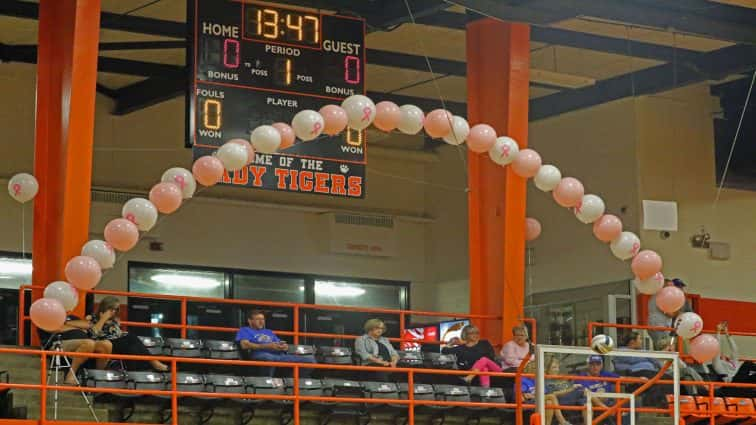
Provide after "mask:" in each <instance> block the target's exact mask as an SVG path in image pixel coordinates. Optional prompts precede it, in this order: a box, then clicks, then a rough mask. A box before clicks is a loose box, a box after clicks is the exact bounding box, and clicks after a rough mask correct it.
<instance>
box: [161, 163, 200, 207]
mask: <svg viewBox="0 0 756 425" xmlns="http://www.w3.org/2000/svg"><path fill="white" fill-rule="evenodd" d="M160 181H162V182H168V183H176V185H178V187H179V188H180V189H181V196H182V197H183V198H184V199H189V198H191V197H192V196H194V191H195V190H197V182H196V181H195V180H194V176H193V175H192V173H191V172H190V171H189V170H187V169H186V168H181V167H173V168H169V169H167V170H166V171H165V173H163V177H161V178H160Z"/></svg>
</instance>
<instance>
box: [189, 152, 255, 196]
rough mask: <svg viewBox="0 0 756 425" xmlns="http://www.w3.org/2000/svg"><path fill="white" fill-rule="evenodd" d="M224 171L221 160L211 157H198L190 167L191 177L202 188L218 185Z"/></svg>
mask: <svg viewBox="0 0 756 425" xmlns="http://www.w3.org/2000/svg"><path fill="white" fill-rule="evenodd" d="M251 147H252V146H250V148H251ZM224 171H225V169H224V168H223V163H222V162H221V160H220V159H218V158H216V157H214V156H211V155H205V156H201V157H199V158H198V159H197V160H196V161H194V165H192V175H194V179H195V180H197V181H198V182H199V184H201V185H202V186H213V185H215V184H216V183H218V182H219V181H220V180H221V179H222V178H223V173H224Z"/></svg>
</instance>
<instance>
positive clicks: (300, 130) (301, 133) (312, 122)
mask: <svg viewBox="0 0 756 425" xmlns="http://www.w3.org/2000/svg"><path fill="white" fill-rule="evenodd" d="M323 126H325V121H324V120H323V116H322V115H320V114H319V113H318V112H316V111H313V110H312V109H305V110H304V111H299V112H297V114H296V115H294V119H293V120H291V128H293V129H294V134H296V135H297V137H298V138H299V139H300V140H303V141H305V142H308V141H310V140H313V139H315V138H316V137H318V136H320V134H321V133H322V132H323ZM255 148H257V146H255Z"/></svg>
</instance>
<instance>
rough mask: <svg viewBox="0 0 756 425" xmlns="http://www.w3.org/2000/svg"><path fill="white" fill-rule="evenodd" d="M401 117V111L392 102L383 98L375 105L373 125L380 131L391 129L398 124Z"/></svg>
mask: <svg viewBox="0 0 756 425" xmlns="http://www.w3.org/2000/svg"><path fill="white" fill-rule="evenodd" d="M401 119H402V112H401V111H400V110H399V107H398V106H397V105H396V103H394V102H389V101H388V100H384V101H383V102H378V103H377V104H376V105H375V120H373V125H374V126H375V128H377V129H378V130H381V131H386V132H389V131H392V130H394V129H395V128H396V126H397V125H399V121H401Z"/></svg>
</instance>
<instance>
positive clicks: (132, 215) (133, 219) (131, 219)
mask: <svg viewBox="0 0 756 425" xmlns="http://www.w3.org/2000/svg"><path fill="white" fill-rule="evenodd" d="M124 218H125V219H126V220H129V221H130V222H132V223H134V224H136V217H134V214H132V213H128V214H126V217H124ZM111 249H112V248H111Z"/></svg>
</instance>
